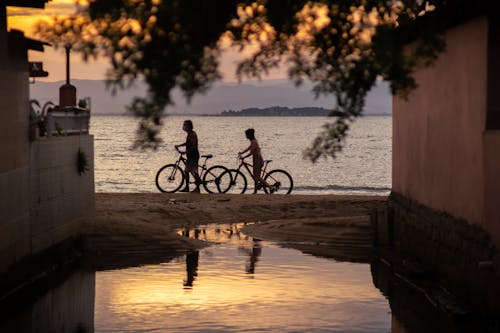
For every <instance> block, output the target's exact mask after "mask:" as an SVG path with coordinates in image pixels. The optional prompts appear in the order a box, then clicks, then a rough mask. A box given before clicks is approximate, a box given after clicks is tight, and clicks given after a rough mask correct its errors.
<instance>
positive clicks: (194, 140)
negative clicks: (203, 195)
mask: <svg viewBox="0 0 500 333" xmlns="http://www.w3.org/2000/svg"><path fill="white" fill-rule="evenodd" d="M182 129H183V130H184V131H185V132H187V137H186V142H185V143H182V144H180V145H176V146H175V148H176V149H178V148H179V147H184V146H185V147H186V169H185V170H184V171H185V172H186V187H185V188H184V189H183V190H181V191H180V192H189V174H190V173H191V174H192V175H193V177H194V179H195V184H196V188H195V189H194V190H193V192H194V193H200V184H201V178H200V176H199V175H198V160H199V159H200V152H199V151H198V136H197V135H196V132H195V131H193V122H192V121H191V120H185V121H184V123H183V125H182Z"/></svg>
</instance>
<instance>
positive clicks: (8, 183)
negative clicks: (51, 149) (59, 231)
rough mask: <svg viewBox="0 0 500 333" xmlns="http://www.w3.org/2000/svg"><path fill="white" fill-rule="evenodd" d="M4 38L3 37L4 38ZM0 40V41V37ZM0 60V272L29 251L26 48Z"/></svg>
mask: <svg viewBox="0 0 500 333" xmlns="http://www.w3.org/2000/svg"><path fill="white" fill-rule="evenodd" d="M4 41H5V42H6V40H4ZM0 42H1V41H0ZM0 49H2V53H4V55H5V54H6V57H5V56H4V57H3V59H0V60H2V61H1V62H0V272H2V271H3V270H4V269H5V268H6V267H8V266H9V265H11V264H12V263H13V262H15V261H17V260H18V259H20V258H22V257H23V256H26V255H28V254H29V253H30V215H29V210H30V197H29V191H30V188H29V175H30V171H29V159H30V153H29V141H28V123H29V113H28V110H29V108H28V100H29V89H28V73H27V68H26V61H27V59H26V50H16V49H9V50H8V52H6V51H5V50H6V46H5V45H0Z"/></svg>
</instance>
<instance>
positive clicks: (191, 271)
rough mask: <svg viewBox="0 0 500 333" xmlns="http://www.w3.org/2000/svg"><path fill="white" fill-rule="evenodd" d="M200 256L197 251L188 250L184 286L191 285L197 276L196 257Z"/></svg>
mask: <svg viewBox="0 0 500 333" xmlns="http://www.w3.org/2000/svg"><path fill="white" fill-rule="evenodd" d="M199 257H200V252H199V251H194V252H189V253H188V254H186V273H187V279H186V280H185V281H184V287H192V286H193V282H194V280H195V278H196V276H198V259H199Z"/></svg>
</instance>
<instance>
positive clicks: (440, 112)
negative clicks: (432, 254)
mask: <svg viewBox="0 0 500 333" xmlns="http://www.w3.org/2000/svg"><path fill="white" fill-rule="evenodd" d="M445 38H446V42H447V51H446V52H445V53H444V54H442V55H441V56H440V57H439V59H438V60H437V61H436V62H435V64H434V65H433V66H431V67H429V68H425V69H419V70H418V71H417V72H416V73H415V78H416V80H417V83H418V85H419V88H417V89H416V90H415V91H414V92H412V94H411V96H410V98H409V100H408V101H405V100H403V99H401V98H397V97H395V98H394V100H393V121H394V125H393V168H392V170H393V176H392V179H393V184H392V188H393V191H394V192H396V193H398V194H400V195H402V196H404V197H406V198H409V199H411V200H414V201H416V202H418V203H420V204H423V205H425V206H427V207H430V208H433V209H435V210H437V211H444V212H447V213H449V214H451V215H453V216H454V217H456V218H461V219H465V220H467V221H468V222H469V223H474V224H481V225H483V226H485V210H486V202H485V197H486V196H485V182H486V183H487V182H488V180H487V179H486V178H485V177H486V176H489V175H491V171H488V175H485V170H484V164H483V163H484V161H485V159H490V158H492V156H493V155H498V154H495V153H493V154H491V153H492V152H491V151H489V152H486V147H485V149H483V132H484V130H485V122H486V111H487V83H488V80H487V63H488V62H487V61H488V20H487V19H486V18H485V17H481V18H477V19H474V20H471V21H469V22H466V23H464V24H462V25H460V26H457V27H455V28H453V29H451V30H449V31H448V32H447V33H446V35H445ZM497 147H498V146H497ZM488 149H491V148H488ZM485 153H488V154H490V155H489V156H487V157H486V156H485V155H484V154H485ZM488 163H489V164H490V165H494V164H495V163H496V162H493V161H490V162H488ZM488 200H489V199H488ZM499 240H500V238H499Z"/></svg>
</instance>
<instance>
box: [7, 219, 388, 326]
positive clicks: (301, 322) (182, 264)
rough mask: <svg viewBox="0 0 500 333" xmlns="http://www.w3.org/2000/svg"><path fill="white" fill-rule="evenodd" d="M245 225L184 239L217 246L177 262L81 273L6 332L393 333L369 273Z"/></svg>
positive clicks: (222, 227)
mask: <svg viewBox="0 0 500 333" xmlns="http://www.w3.org/2000/svg"><path fill="white" fill-rule="evenodd" d="M240 227H241V225H216V226H207V227H202V228H199V229H198V231H196V230H182V231H180V233H182V234H184V235H187V234H189V236H190V237H196V238H199V239H202V240H207V241H211V242H215V244H214V245H211V246H209V247H205V248H204V249H202V250H200V251H196V252H191V253H188V254H187V255H184V256H181V257H179V258H177V259H174V260H172V261H170V262H161V263H158V264H153V265H146V266H139V267H129V268H121V269H115V270H106V271H98V272H92V271H90V270H88V269H87V270H85V269H82V270H79V271H77V272H76V273H74V274H72V275H71V277H69V278H67V279H66V280H65V281H64V282H63V283H61V284H60V285H59V286H57V287H55V288H53V289H51V290H49V291H48V292H46V293H45V294H44V295H43V296H41V297H40V298H38V299H37V300H36V301H35V302H34V303H33V304H32V305H30V306H29V307H25V308H24V309H23V310H22V311H19V312H18V313H16V314H14V315H10V316H9V317H8V318H7V319H4V320H1V319H0V331H1V332H389V331H390V328H391V313H390V312H391V311H390V308H389V303H388V300H387V299H386V298H385V297H384V296H383V295H382V293H381V291H379V289H377V288H376V287H375V286H374V283H373V278H372V273H371V270H370V264H360V263H348V262H337V261H335V260H333V259H325V258H319V257H314V256H311V255H305V254H303V253H301V252H299V251H297V250H293V249H287V248H283V247H280V246H278V245H276V244H273V243H270V242H265V241H261V240H258V239H253V238H251V237H247V236H246V235H244V233H242V232H240V231H239V228H240Z"/></svg>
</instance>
